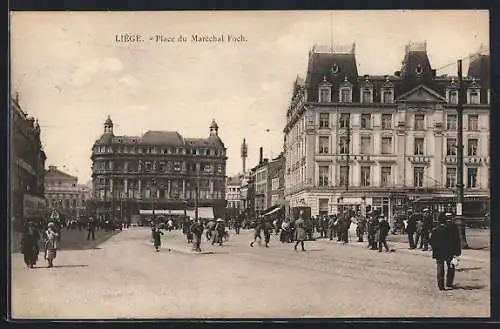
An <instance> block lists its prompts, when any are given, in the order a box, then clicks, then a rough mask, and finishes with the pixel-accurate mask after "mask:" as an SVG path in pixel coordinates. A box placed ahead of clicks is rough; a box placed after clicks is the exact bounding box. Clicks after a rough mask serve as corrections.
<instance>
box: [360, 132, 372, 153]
mask: <svg viewBox="0 0 500 329" xmlns="http://www.w3.org/2000/svg"><path fill="white" fill-rule="evenodd" d="M363 140H364V141H367V140H368V150H365V149H364V147H363V145H366V144H363ZM359 143H360V145H359V153H360V154H363V155H367V154H371V153H372V138H371V136H366V135H361V136H360V138H359Z"/></svg>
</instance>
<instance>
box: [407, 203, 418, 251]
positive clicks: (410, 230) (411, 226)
mask: <svg viewBox="0 0 500 329" xmlns="http://www.w3.org/2000/svg"><path fill="white" fill-rule="evenodd" d="M417 218H418V216H417V214H414V213H412V212H411V211H409V212H408V223H407V224H406V233H407V234H408V244H409V247H410V249H415V248H416V245H415V241H414V239H413V237H414V234H415V232H416V230H417Z"/></svg>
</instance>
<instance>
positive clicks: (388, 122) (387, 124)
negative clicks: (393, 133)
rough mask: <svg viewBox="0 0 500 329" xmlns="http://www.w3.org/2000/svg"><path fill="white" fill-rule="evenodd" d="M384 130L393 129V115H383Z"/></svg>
mask: <svg viewBox="0 0 500 329" xmlns="http://www.w3.org/2000/svg"><path fill="white" fill-rule="evenodd" d="M382 129H385V130H390V129H392V114H382Z"/></svg>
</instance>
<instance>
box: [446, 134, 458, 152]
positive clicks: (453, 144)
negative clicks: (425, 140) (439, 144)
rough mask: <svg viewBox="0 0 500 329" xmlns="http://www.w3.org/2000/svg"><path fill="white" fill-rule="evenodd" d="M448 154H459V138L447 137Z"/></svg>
mask: <svg viewBox="0 0 500 329" xmlns="http://www.w3.org/2000/svg"><path fill="white" fill-rule="evenodd" d="M446 155H457V140H456V139H455V138H447V139H446Z"/></svg>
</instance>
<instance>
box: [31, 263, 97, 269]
mask: <svg viewBox="0 0 500 329" xmlns="http://www.w3.org/2000/svg"><path fill="white" fill-rule="evenodd" d="M53 267H54V268H63V267H66V268H72V267H88V265H84V264H82V265H54V266H53ZM33 268H34V269H38V268H47V269H48V268H49V267H47V266H34V267H33Z"/></svg>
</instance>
